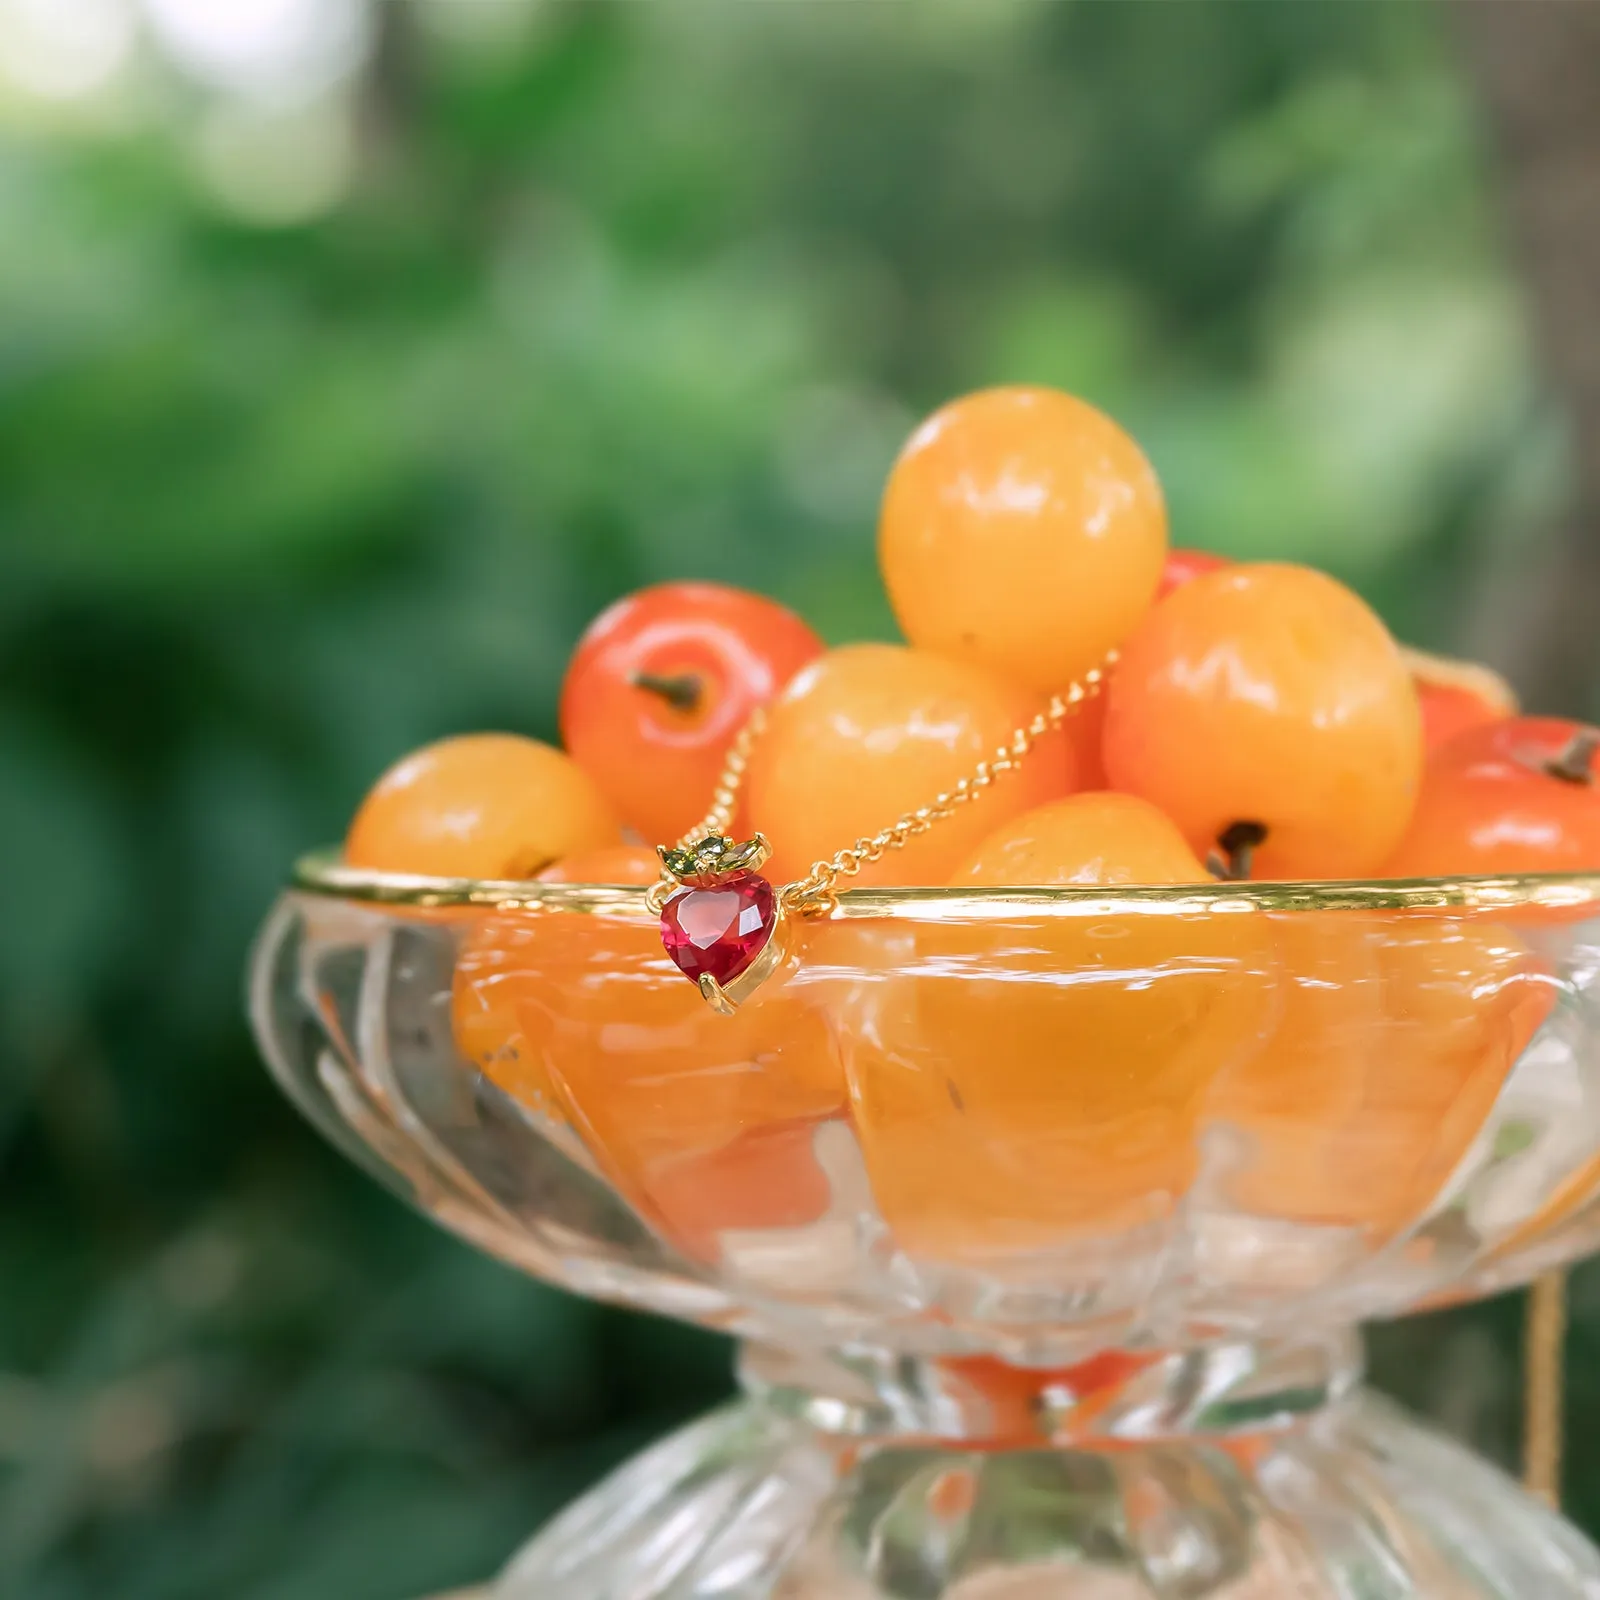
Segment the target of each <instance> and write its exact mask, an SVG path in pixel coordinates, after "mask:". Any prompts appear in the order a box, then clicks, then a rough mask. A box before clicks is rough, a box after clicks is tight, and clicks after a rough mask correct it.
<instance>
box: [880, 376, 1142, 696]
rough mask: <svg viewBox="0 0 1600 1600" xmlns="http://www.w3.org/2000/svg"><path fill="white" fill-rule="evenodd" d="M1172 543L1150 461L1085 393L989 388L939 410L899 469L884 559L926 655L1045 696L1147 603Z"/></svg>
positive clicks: (891, 488)
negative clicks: (982, 670) (994, 675)
mask: <svg viewBox="0 0 1600 1600" xmlns="http://www.w3.org/2000/svg"><path fill="white" fill-rule="evenodd" d="M1166 547H1167V514H1166V506H1165V504H1164V502H1163V500H1162V497H1161V488H1160V485H1159V484H1158V483H1157V482H1156V477H1155V474H1154V472H1153V471H1152V470H1151V468H1150V464H1149V462H1148V461H1146V460H1145V458H1144V456H1143V455H1142V454H1141V453H1140V451H1139V448H1138V446H1137V445H1135V444H1134V442H1133V440H1132V439H1130V438H1129V437H1128V435H1127V434H1126V433H1124V432H1123V431H1122V429H1121V428H1119V427H1118V426H1117V425H1116V423H1114V422H1112V421H1111V419H1110V418H1109V417H1107V416H1105V415H1104V414H1103V413H1101V412H1099V411H1097V410H1095V408H1094V407H1093V406H1090V405H1087V404H1086V403H1085V402H1083V401H1082V400H1077V399H1074V398H1073V397H1072V396H1071V395H1067V394H1062V393H1061V392H1060V391H1058V390H1054V389H1044V388H1007V389H986V390H981V391H979V392H978V393H976V394H970V395H967V396H966V397H964V398H963V399H960V400H956V401H953V402H952V403H951V404H950V405H947V406H945V407H944V408H943V409H942V410H940V411H937V412H935V413H934V414H933V415H932V416H931V417H929V418H928V419H927V421H926V422H924V423H923V424H922V425H921V427H919V428H918V429H917V431H916V432H915V433H914V434H913V435H912V436H911V439H910V441H909V442H908V443H907V445H906V447H905V449H904V450H903V451H902V452H901V455H900V458H899V460H898V461H896V463H895V465H894V469H893V471H892V472H891V473H890V476H889V484H888V488H887V490H886V492H885V494H884V500H883V508H882V512H881V515H880V519H879V526H878V559H879V565H880V567H881V568H882V571H883V579H884V584H885V586H886V588H887V589H888V592H889V600H890V603H891V604H892V605H893V607H894V612H895V615H896V617H898V618H899V621H900V626H901V629H902V630H903V631H904V633H905V636H906V638H907V639H909V640H910V641H911V643H912V644H913V645H915V646H917V647H918V648H920V649H924V650H929V651H933V652H936V653H937V654H939V655H943V656H948V657H950V658H951V659H952V660H959V661H966V662H971V663H973V664H975V665H977V666H981V667H984V668H986V669H988V670H990V671H993V672H997V673H1000V674H1001V675H1003V676H1005V677H1007V678H1010V679H1013V680H1014V681H1015V682H1017V683H1020V684H1025V685H1027V686H1028V687H1029V688H1031V689H1033V690H1035V691H1037V692H1039V693H1041V694H1043V693H1049V692H1051V691H1053V690H1058V689H1064V688H1065V687H1066V686H1067V685H1068V684H1069V683H1071V682H1072V681H1073V680H1074V679H1075V678H1077V677H1079V676H1081V675H1082V674H1083V673H1084V672H1086V671H1087V670H1088V669H1089V668H1091V667H1093V666H1096V665H1098V664H1099V662H1100V661H1101V660H1102V659H1103V658H1104V656H1105V654H1106V652H1107V651H1109V650H1110V649H1111V648H1112V647H1113V646H1114V645H1116V644H1118V643H1119V642H1120V641H1121V640H1122V639H1123V638H1124V637H1125V636H1126V635H1127V634H1128V633H1129V631H1130V630H1131V629H1132V628H1133V626H1134V625H1135V624H1136V623H1137V622H1138V620H1139V618H1140V617H1141V616H1142V615H1143V614H1144V612H1145V611H1146V610H1147V609H1148V607H1149V605H1150V602H1151V600H1152V599H1153V597H1154V595H1155V592H1156V584H1157V582H1158V581H1159V579H1160V576H1161V567H1162V562H1163V560H1164V558H1165V556H1166Z"/></svg>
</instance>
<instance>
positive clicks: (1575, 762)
mask: <svg viewBox="0 0 1600 1600" xmlns="http://www.w3.org/2000/svg"><path fill="white" fill-rule="evenodd" d="M1597 750H1600V729H1596V728H1580V729H1579V730H1578V731H1577V732H1576V733H1575V734H1573V736H1572V737H1571V738H1570V739H1569V740H1568V741H1567V744H1566V748H1565V749H1564V750H1563V751H1562V752H1561V754H1560V755H1558V756H1557V757H1556V758H1555V760H1554V761H1547V762H1545V764H1544V770H1545V771H1546V772H1547V773H1549V774H1550V776H1551V777H1552V778H1559V779H1560V780H1561V781H1562V782H1563V783H1581V784H1584V785H1585V786H1588V785H1592V784H1593V783H1594V774H1593V773H1592V772H1591V771H1590V770H1589V769H1590V766H1591V764H1592V763H1593V761H1594V757H1595V752H1596V751H1597Z"/></svg>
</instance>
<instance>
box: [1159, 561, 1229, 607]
mask: <svg viewBox="0 0 1600 1600" xmlns="http://www.w3.org/2000/svg"><path fill="white" fill-rule="evenodd" d="M1232 565H1233V563H1232V562H1231V561H1230V560H1229V559H1228V557H1227V556H1217V555H1213V554H1212V553H1211V552H1210V551H1209V550H1169V551H1168V552H1167V559H1166V561H1165V563H1164V564H1163V565H1162V568H1161V581H1160V583H1158V584H1157V585H1156V599H1157V600H1165V599H1166V598H1167V596H1168V595H1169V594H1171V593H1172V591H1173V590H1174V589H1181V588H1182V587H1183V586H1184V584H1186V583H1192V582H1193V581H1194V580H1195V579H1196V578H1203V577H1205V575H1206V574H1207V573H1208V572H1221V571H1222V569H1223V568H1224V567H1229V566H1232Z"/></svg>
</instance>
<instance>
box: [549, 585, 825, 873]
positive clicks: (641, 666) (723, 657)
mask: <svg viewBox="0 0 1600 1600" xmlns="http://www.w3.org/2000/svg"><path fill="white" fill-rule="evenodd" d="M822 648H823V647H822V641H821V640H820V639H818V638H817V636H816V635H815V634H814V633H813V632H812V631H811V629H810V628H808V627H807V626H806V625H805V623H804V622H802V621H801V620H800V618H799V617H797V616H796V615H795V614H794V613H793V612H792V611H790V610H788V609H787V608H786V607H784V606H781V605H779V604H778V603H777V602H776V601H774V600H768V599H766V598H765V597H764V596H761V595H757V594H749V593H747V592H746V591H744V590H742V589H733V588H729V587H727V586H726V585H723V584H716V583H664V584H660V585H657V586H656V587H654V588H650V589H641V590H640V591H639V592H638V593H637V594H631V595H628V596H627V597H626V598H625V599H622V600H619V601H618V602H617V603H616V604H615V605H613V606H611V607H609V608H608V609H607V610H606V611H604V612H603V613H602V614H601V615H600V616H599V617H598V618H596V620H595V621H594V622H593V623H592V624H591V625H590V627H589V629H588V631H587V632H586V633H585V634H584V636H583V638H582V639H581V640H580V641H579V642H578V647H577V649H576V651H574V653H573V656H572V661H571V663H570V665H569V666H568V668H567V676H566V681H565V682H564V684H563V685H562V690H561V737H562V741H563V742H564V743H565V745H566V747H567V749H568V750H570V751H571V752H572V754H573V756H574V757H575V758H576V759H577V761H578V762H579V764H580V765H581V766H582V767H583V768H584V770H585V771H587V772H588V773H590V775H591V776H592V777H593V778H594V780H595V782H596V783H598V784H599V785H600V787H601V789H602V790H603V791H604V792H605V793H606V794H607V795H608V796H609V797H610V799H611V801H612V803H613V804H614V805H615V806H616V808H617V810H618V812H619V813H620V815H621V816H622V818H623V820H624V821H625V822H626V823H627V824H628V825H629V826H630V827H633V828H636V829H637V830H638V831H639V832H640V833H641V834H642V835H643V836H644V838H645V839H646V840H647V841H648V842H649V843H651V844H670V843H672V842H673V841H674V840H676V839H678V838H680V837H682V835H683V834H684V833H686V832H687V831H688V830H689V829H690V828H692V827H693V826H694V825H695V823H696V822H698V821H699V820H700V818H701V817H703V816H704V815H705V812H706V808H707V807H708V806H709V805H710V803H711V795H712V791H713V790H714V789H715V788H716V784H717V779H718V776H719V775H720V773H721V770H722V764H723V760H724V758H725V756H726V754H727V750H728V746H729V745H730V744H732V742H733V740H734V738H735V737H736V736H737V734H738V732H739V730H740V729H741V728H742V727H743V726H744V724H745V722H746V721H747V720H748V719H749V716H750V713H751V712H752V711H754V710H755V708H756V707H757V706H760V705H765V704H766V703H767V701H769V700H770V699H771V698H772V697H773V695H775V694H776V693H777V692H778V691H779V690H780V689H782V688H783V686H784V685H785V684H786V683H788V681H789V680H790V679H791V678H792V677H793V676H794V675H795V673H796V672H798V671H799V670H800V668H801V667H803V666H804V665H805V664H806V663H807V662H808V661H811V660H814V659H815V658H816V657H817V656H818V655H820V654H821V653H822ZM640 674H644V675H647V676H650V677H654V678H659V679H674V678H678V677H682V676H685V675H687V676H690V677H692V678H694V679H696V680H698V682H699V685H700V698H699V702H698V704H697V705H696V706H695V707H694V708H693V709H692V710H690V709H680V708H678V707H675V706H674V705H673V704H672V703H671V702H670V701H669V700H667V699H664V698H663V697H662V696H661V695H660V694H658V693H656V692H654V691H652V690H650V689H647V688H641V687H639V686H638V684H637V683H636V682H635V679H636V678H637V677H638V676H639V675H640Z"/></svg>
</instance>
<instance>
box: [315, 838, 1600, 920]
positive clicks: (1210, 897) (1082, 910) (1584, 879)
mask: <svg viewBox="0 0 1600 1600" xmlns="http://www.w3.org/2000/svg"><path fill="white" fill-rule="evenodd" d="M290 887H292V888H294V889H298V890H301V891H302V892H304V893H307V894H320V895H329V896H332V897H335V898H337V899H341V900H355V901H361V902H364V903H366V904H370V905H384V906H409V907H416V908H422V909H442V908H448V907H452V906H482V907H484V908H493V907H498V908H501V909H512V908H535V907H537V908H540V909H544V910H549V911H575V912H586V913H589V914H596V913H598V914H603V915H607V916H614V917H620V918H627V919H629V920H638V921H641V922H653V921H654V920H655V917H654V914H653V913H652V912H651V911H650V909H649V907H648V906H647V905H646V904H645V895H646V894H647V893H648V892H649V891H648V890H646V889H644V888H642V887H624V886H621V885H611V884H594V883H537V882H532V881H524V882H509V881H508V882H495V881H492V880H489V879H478V878H425V877H417V876H412V875H409V874H406V873H396V872H371V871H366V870H364V869H362V868H358V867H348V866H345V865H344V863H343V862H342V861H340V860H339V858H338V856H337V854H336V853H333V852H320V853H318V854H315V855H309V856H305V857H303V858H302V859H301V860H300V861H298V862H297V863H296V864H295V868H294V872H293V874H292V876H291V878H290ZM1597 901H1600V872H1570V873H1567V872H1563V873H1526V874H1523V875H1521V876H1518V877H1510V878H1406V879H1390V880H1386V881H1382V882H1369V883H1360V882H1349V883H1345V882H1334V881H1331V880H1329V881H1320V882H1312V883H1217V884H1175V885H1171V886H1165V885H1164V886H1161V887H1148V888H1143V887H1141V888H1129V889H1118V890H1116V891H1115V892H1107V891H1106V890H1104V889H1098V888H1082V889H1024V888H1003V889H846V890H844V891H842V892H841V893H840V895H839V901H838V905H837V906H836V907H835V908H834V909H833V911H832V912H830V913H829V915H830V916H831V917H833V918H835V919H839V918H848V917H878V918H882V917H898V918H903V919H907V920H910V921H915V922H956V921H963V922H964V921H997V922H1003V921H1008V920H1011V919H1015V918H1026V917H1039V916H1052V917H1107V916H1175V915H1190V916H1192V915H1195V914H1197V913H1200V912H1218V913H1228V912H1244V911H1408V910H1415V911H1427V910H1433V911H1491V910H1517V909H1526V908H1539V909H1546V910H1552V911H1562V910H1571V909H1573V908H1575V907H1578V906H1584V905H1590V904H1593V903H1595V902H1597Z"/></svg>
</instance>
